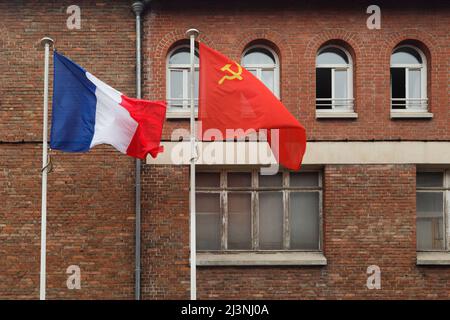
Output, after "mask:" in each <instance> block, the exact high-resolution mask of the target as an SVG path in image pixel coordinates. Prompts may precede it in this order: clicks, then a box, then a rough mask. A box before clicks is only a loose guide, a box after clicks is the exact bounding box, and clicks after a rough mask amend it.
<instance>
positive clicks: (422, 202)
mask: <svg viewBox="0 0 450 320" xmlns="http://www.w3.org/2000/svg"><path fill="white" fill-rule="evenodd" d="M443 199H444V198H443V192H417V196H416V205H417V206H416V207H417V217H420V218H442V216H443V211H444V208H443V207H444V200H443Z"/></svg>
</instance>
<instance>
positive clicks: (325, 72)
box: [316, 68, 331, 109]
mask: <svg viewBox="0 0 450 320" xmlns="http://www.w3.org/2000/svg"><path fill="white" fill-rule="evenodd" d="M316 98H317V99H329V100H325V101H324V100H321V101H317V109H331V69H330V68H317V69H316Z"/></svg>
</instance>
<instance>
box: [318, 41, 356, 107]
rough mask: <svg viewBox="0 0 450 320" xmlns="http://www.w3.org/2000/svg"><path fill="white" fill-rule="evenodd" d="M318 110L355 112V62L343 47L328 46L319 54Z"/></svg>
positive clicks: (321, 49)
mask: <svg viewBox="0 0 450 320" xmlns="http://www.w3.org/2000/svg"><path fill="white" fill-rule="evenodd" d="M316 109H317V110H320V111H324V112H328V111H331V112H353V61H352V57H351V55H350V53H349V52H348V51H347V50H345V49H344V48H343V47H341V46H337V45H327V46H324V47H322V48H320V50H319V51H318V53H317V56H316Z"/></svg>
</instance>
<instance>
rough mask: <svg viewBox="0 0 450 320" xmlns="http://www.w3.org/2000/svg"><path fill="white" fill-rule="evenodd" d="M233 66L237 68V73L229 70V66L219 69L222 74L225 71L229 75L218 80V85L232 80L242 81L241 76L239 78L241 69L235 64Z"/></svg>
mask: <svg viewBox="0 0 450 320" xmlns="http://www.w3.org/2000/svg"><path fill="white" fill-rule="evenodd" d="M235 64H236V66H237V67H238V71H237V72H235V71H233V70H232V69H231V64H226V65H224V66H223V67H222V68H221V69H220V70H221V71H223V72H225V71H227V72H229V73H230V75H226V76H223V77H222V79H220V80H219V84H222V83H223V82H224V81H225V80H234V79H238V80H242V76H241V74H242V67H241V66H240V65H239V64H238V63H236V62H235Z"/></svg>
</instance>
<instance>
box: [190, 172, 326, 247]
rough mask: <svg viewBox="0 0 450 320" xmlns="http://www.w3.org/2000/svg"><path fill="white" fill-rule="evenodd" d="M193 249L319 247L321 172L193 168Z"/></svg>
mask: <svg viewBox="0 0 450 320" xmlns="http://www.w3.org/2000/svg"><path fill="white" fill-rule="evenodd" d="M196 179H197V189H196V201H197V220H196V221H197V250H199V251H228V250H230V251H233V250H245V251H257V250H272V251H273V250H276V251H280V250H298V251H320V250H321V219H322V217H321V212H322V209H321V203H322V184H321V174H320V172H317V171H310V172H306V171H305V172H301V173H293V172H281V173H278V174H276V175H273V176H265V175H260V174H259V171H258V170H257V169H255V170H251V171H227V170H220V171H214V172H211V171H208V172H197V174H196Z"/></svg>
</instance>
